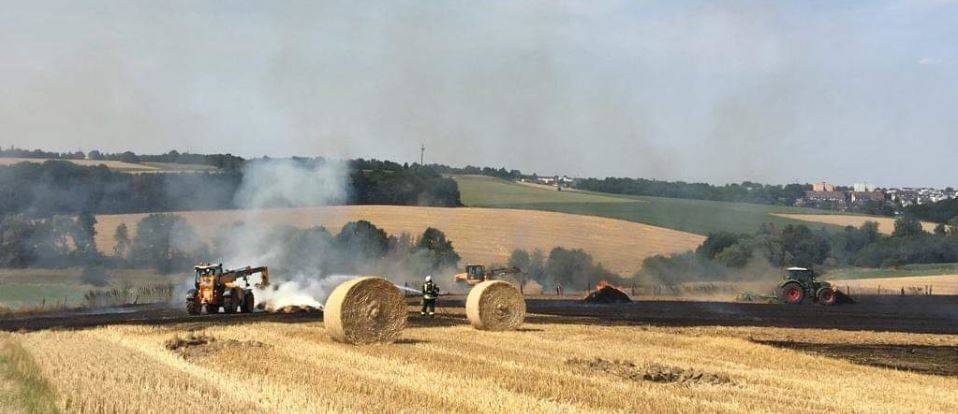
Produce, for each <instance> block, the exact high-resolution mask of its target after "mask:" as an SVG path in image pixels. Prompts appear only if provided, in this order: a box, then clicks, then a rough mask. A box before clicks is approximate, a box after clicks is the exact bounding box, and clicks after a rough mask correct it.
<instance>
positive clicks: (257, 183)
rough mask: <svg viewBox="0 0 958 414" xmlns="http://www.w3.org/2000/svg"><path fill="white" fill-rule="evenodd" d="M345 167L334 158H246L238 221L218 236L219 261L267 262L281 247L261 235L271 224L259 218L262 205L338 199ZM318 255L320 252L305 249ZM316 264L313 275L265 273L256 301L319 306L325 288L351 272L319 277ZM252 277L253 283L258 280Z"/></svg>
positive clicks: (344, 190)
mask: <svg viewBox="0 0 958 414" xmlns="http://www.w3.org/2000/svg"><path fill="white" fill-rule="evenodd" d="M347 177H348V166H347V165H346V163H344V162H340V161H325V162H317V163H312V162H298V161H294V160H269V159H267V160H255V161H252V162H250V163H248V165H247V167H246V169H245V171H244V174H243V182H242V183H241V185H240V188H239V189H238V190H237V192H236V195H235V198H234V202H235V204H236V205H237V206H239V207H240V208H244V209H246V210H245V211H246V213H245V214H244V217H243V220H242V222H240V223H237V224H236V225H235V226H233V228H230V229H226V230H225V231H228V232H229V235H228V237H221V239H222V240H223V243H224V245H223V246H221V247H220V251H221V252H223V254H224V260H223V263H224V265H225V266H227V267H242V266H270V264H271V263H275V262H277V258H279V257H280V256H281V255H282V254H283V253H284V251H283V249H284V246H283V245H282V244H280V243H275V242H273V241H270V240H268V239H267V235H268V230H269V228H270V227H271V224H270V223H268V222H266V221H265V220H264V216H263V209H267V208H290V207H305V206H312V207H315V206H327V205H333V204H342V203H344V202H345V201H346V199H347V197H348V191H347ZM310 254H313V255H324V254H326V252H325V251H314V252H310ZM322 274H323V272H322V269H316V272H315V273H313V274H297V275H295V276H292V277H289V276H287V275H282V274H276V273H271V274H270V277H271V278H272V279H273V280H272V281H271V283H272V286H270V287H268V288H267V289H257V290H256V291H255V292H254V294H255V297H256V302H257V305H260V304H264V305H265V306H266V307H267V308H270V309H279V308H282V307H286V306H308V307H314V308H321V307H322V303H323V302H324V301H325V300H326V296H328V295H329V292H330V291H331V290H332V289H333V288H334V287H335V286H336V285H338V284H339V283H342V282H343V281H345V280H348V279H349V278H351V276H330V277H328V278H322V279H321V276H320V275H322ZM256 282H259V281H258V280H257V281H256Z"/></svg>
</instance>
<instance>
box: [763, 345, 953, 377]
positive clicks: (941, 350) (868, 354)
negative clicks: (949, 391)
mask: <svg viewBox="0 0 958 414" xmlns="http://www.w3.org/2000/svg"><path fill="white" fill-rule="evenodd" d="M754 342H756V343H760V344H764V345H771V346H774V347H778V348H786V349H794V350H796V351H802V352H808V353H812V354H815V355H821V356H826V357H830V358H841V359H844V360H847V361H850V362H853V363H856V364H859V365H870V366H875V367H880V368H892V369H899V370H904V371H911V372H917V373H920V374H931V375H942V376H951V377H958V346H951V345H900V344H899V345H888V344H816V343H807V342H790V341H754Z"/></svg>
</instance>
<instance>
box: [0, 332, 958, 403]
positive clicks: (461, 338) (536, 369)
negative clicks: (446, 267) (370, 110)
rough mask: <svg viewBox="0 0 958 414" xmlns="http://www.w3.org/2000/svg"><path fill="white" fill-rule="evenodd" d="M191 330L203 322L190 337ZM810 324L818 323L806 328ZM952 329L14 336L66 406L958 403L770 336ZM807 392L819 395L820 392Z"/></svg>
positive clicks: (935, 387) (949, 388)
mask: <svg viewBox="0 0 958 414" xmlns="http://www.w3.org/2000/svg"><path fill="white" fill-rule="evenodd" d="M187 329H193V330H194V331H193V332H191V333H188V332H187ZM803 332H804V333H803ZM755 334H758V335H759V338H757V339H758V340H765V341H773V340H780V339H783V338H791V337H796V336H797V337H799V338H807V339H811V340H813V341H819V342H822V341H824V342H828V341H840V342H845V343H855V342H863V343H879V344H887V343H915V344H917V343H927V344H935V345H949V346H953V345H955V344H956V339H955V337H953V336H940V335H917V334H878V333H862V332H856V333H847V332H840V331H800V330H791V329H768V328H763V329H760V330H757V329H755V328H720V327H719V328H709V327H706V328H664V327H663V328H651V327H622V326H619V327H612V326H590V325H578V324H567V323H548V322H545V323H538V324H534V325H528V326H527V329H526V330H523V331H511V332H485V331H477V330H474V329H472V328H471V327H469V326H468V325H466V324H453V325H451V326H433V327H424V326H419V327H414V328H410V329H407V330H406V331H405V332H403V338H402V340H401V341H400V342H398V343H396V344H391V345H370V346H351V345H344V344H340V343H336V342H333V341H332V340H331V339H329V337H328V335H326V333H325V332H324V328H323V325H322V322H301V323H277V322H255V323H248V324H236V325H231V326H224V325H215V324H214V325H208V326H205V327H204V326H202V325H201V324H196V323H193V324H189V325H172V326H165V327H156V326H111V327H101V328H94V329H88V330H78V331H42V332H34V333H20V334H10V335H8V336H6V337H4V338H0V340H5V341H8V342H14V343H16V344H17V345H18V346H21V347H22V349H25V350H28V352H29V354H30V355H31V356H32V358H33V360H34V361H35V364H36V370H37V371H38V372H39V375H40V376H42V378H43V379H45V380H46V381H47V382H48V383H49V388H50V389H51V390H53V392H52V394H53V397H51V398H52V399H53V400H54V401H55V404H56V405H58V406H59V407H60V408H61V409H62V410H63V411H65V412H76V413H100V412H143V413H168V412H169V413H173V412H175V413H181V412H182V413H186V412H238V413H247V412H249V413H253V412H256V413H316V412H422V411H424V410H426V411H430V412H455V413H471V412H514V413H515V412H523V413H527V412H542V413H558V412H595V413H599V412H621V413H633V412H730V413H751V412H791V413H821V412H833V413H877V412H916V413H919V412H920V413H929V412H942V413H946V412H956V410H958V394H956V393H955V392H954V390H955V389H956V387H958V379H956V378H955V377H950V376H935V375H922V374H917V373H910V372H905V371H896V370H890V369H885V368H878V367H872V366H867V365H857V364H854V363H851V362H847V361H846V360H843V359H840V358H830V357H825V356H818V355H817V354H814V353H807V352H800V351H796V350H790V349H786V348H781V347H780V346H773V345H766V344H761V343H756V338H752V336H753V335H755ZM807 396H816V397H814V398H807Z"/></svg>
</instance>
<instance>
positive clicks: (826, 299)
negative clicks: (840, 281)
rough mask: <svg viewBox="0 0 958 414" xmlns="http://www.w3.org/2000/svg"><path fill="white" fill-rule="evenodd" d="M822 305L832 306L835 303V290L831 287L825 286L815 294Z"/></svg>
mask: <svg viewBox="0 0 958 414" xmlns="http://www.w3.org/2000/svg"><path fill="white" fill-rule="evenodd" d="M815 296H816V298H817V299H818V303H819V304H820V305H825V306H831V305H834V304H835V299H836V296H835V290H834V289H832V288H830V287H823V288H821V289H819V290H818V294H816V295H815Z"/></svg>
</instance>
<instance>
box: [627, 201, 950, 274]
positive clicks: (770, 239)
mask: <svg viewBox="0 0 958 414" xmlns="http://www.w3.org/2000/svg"><path fill="white" fill-rule="evenodd" d="M951 262H958V226H946V225H944V224H939V225H938V226H937V227H936V228H935V230H934V231H933V232H932V233H929V232H926V231H924V230H923V229H922V225H921V222H920V221H919V220H918V219H916V218H914V217H900V218H899V219H897V220H896V221H895V229H894V231H893V232H892V234H891V235H884V234H882V233H880V232H879V231H878V223H875V222H866V223H864V224H862V225H861V226H860V227H853V226H848V227H845V228H843V229H842V230H841V231H837V232H834V231H828V230H826V229H825V228H820V229H812V228H810V227H808V226H806V225H802V224H799V225H786V226H784V227H782V228H780V229H779V228H776V227H775V226H774V225H772V224H765V225H763V226H761V228H760V229H759V230H758V231H757V232H755V233H753V234H745V233H743V234H737V233H729V232H719V233H712V234H709V235H708V237H707V238H706V240H705V241H704V242H703V243H702V244H701V245H700V246H699V247H698V248H697V249H696V250H695V251H694V252H691V251H690V252H686V253H681V254H674V255H658V256H653V257H649V258H646V259H645V261H644V262H643V267H642V270H641V271H640V272H639V273H638V274H637V275H636V277H637V278H638V280H641V281H652V282H666V283H681V282H685V281H700V280H741V279H763V278H767V277H768V276H770V274H774V273H772V272H773V271H774V270H775V269H780V268H783V267H787V266H801V267H809V268H817V269H828V268H833V267H840V266H860V267H871V268H875V267H894V266H901V265H907V264H919V263H951Z"/></svg>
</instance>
